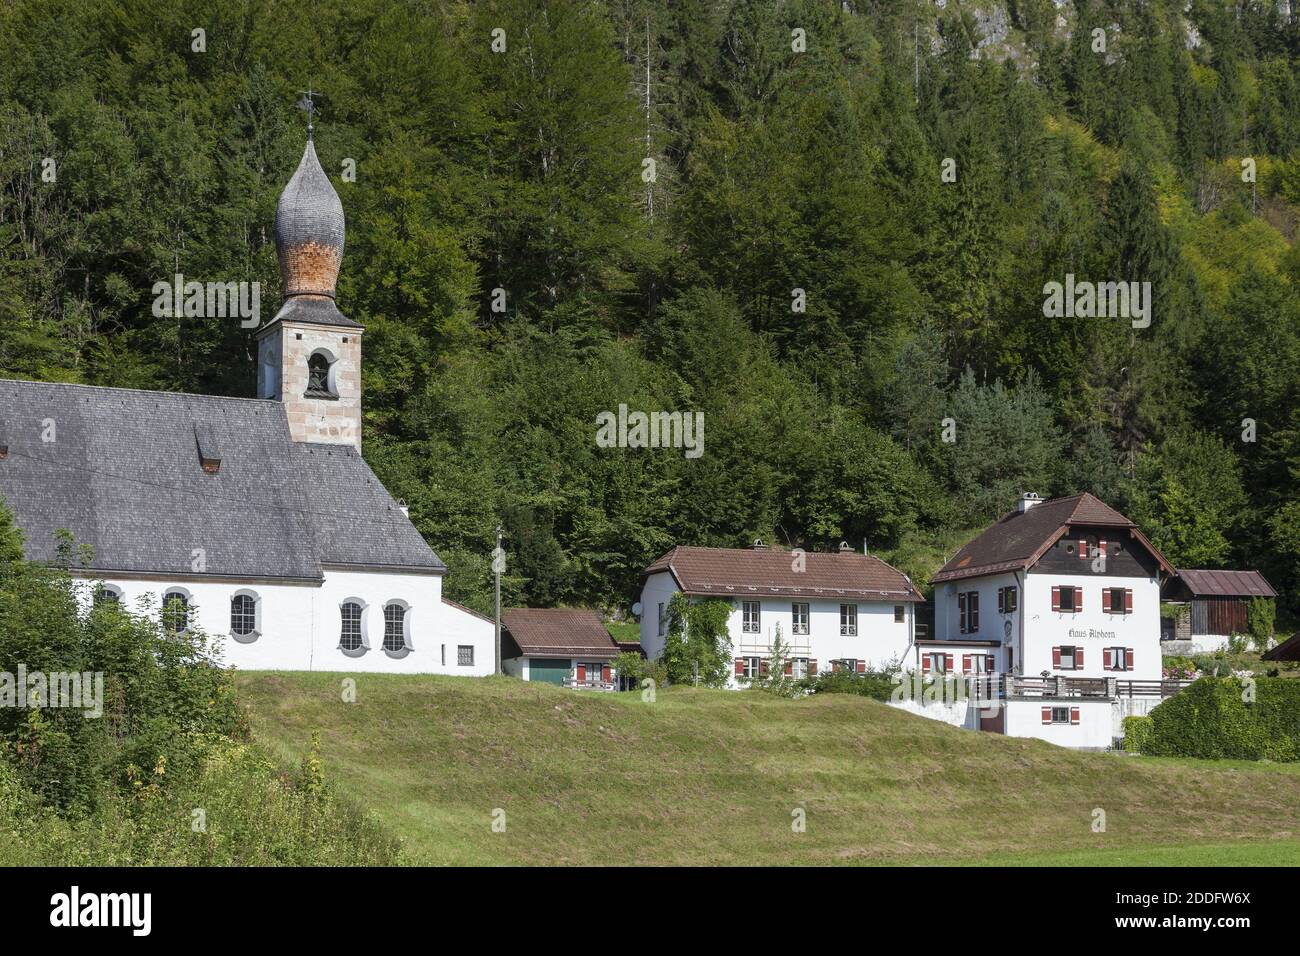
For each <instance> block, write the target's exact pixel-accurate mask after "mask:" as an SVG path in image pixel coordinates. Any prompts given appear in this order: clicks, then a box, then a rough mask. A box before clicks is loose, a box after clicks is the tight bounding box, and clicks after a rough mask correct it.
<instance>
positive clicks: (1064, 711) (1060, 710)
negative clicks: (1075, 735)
mask: <svg viewBox="0 0 1300 956" xmlns="http://www.w3.org/2000/svg"><path fill="white" fill-rule="evenodd" d="M1057 714H1064V715H1065V719H1064V720H1057V719H1056V715H1057ZM1052 723H1054V724H1068V723H1071V721H1070V708H1069V707H1053V708H1052Z"/></svg>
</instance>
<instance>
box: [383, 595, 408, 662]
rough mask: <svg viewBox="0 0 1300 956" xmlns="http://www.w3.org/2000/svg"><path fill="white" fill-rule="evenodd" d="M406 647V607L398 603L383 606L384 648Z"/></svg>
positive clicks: (387, 649)
mask: <svg viewBox="0 0 1300 956" xmlns="http://www.w3.org/2000/svg"><path fill="white" fill-rule="evenodd" d="M405 648H406V608H404V607H403V606H402V605H400V604H388V605H385V606H384V650H386V651H401V650H404V649H405Z"/></svg>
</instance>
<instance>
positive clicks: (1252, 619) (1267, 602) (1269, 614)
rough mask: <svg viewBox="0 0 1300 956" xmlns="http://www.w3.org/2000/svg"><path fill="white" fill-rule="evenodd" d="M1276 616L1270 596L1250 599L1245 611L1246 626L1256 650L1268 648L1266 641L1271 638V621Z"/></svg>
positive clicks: (1274, 606)
mask: <svg viewBox="0 0 1300 956" xmlns="http://www.w3.org/2000/svg"><path fill="white" fill-rule="evenodd" d="M1276 617H1277V606H1276V605H1275V604H1274V602H1273V599H1272V598H1266V597H1257V598H1251V599H1250V607H1249V609H1248V610H1247V611H1246V626H1247V627H1248V628H1249V630H1250V636H1251V637H1252V638H1253V639H1254V643H1255V649H1256V650H1258V651H1266V650H1268V642H1269V641H1270V640H1272V638H1273V623H1274V620H1275V618H1276Z"/></svg>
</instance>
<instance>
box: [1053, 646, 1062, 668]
mask: <svg viewBox="0 0 1300 956" xmlns="http://www.w3.org/2000/svg"><path fill="white" fill-rule="evenodd" d="M1052 666H1053V667H1060V666H1061V649H1060V648H1059V647H1053V648H1052Z"/></svg>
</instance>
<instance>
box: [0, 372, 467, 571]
mask: <svg viewBox="0 0 1300 956" xmlns="http://www.w3.org/2000/svg"><path fill="white" fill-rule="evenodd" d="M51 424H52V427H53V430H52V431H50V429H49V427H48V426H49V425H51ZM43 436H44V437H50V438H53V440H52V441H44V440H43ZM200 445H202V446H203V447H202V457H201V455H200ZM6 447H7V449H8V451H7V453H5V452H4V449H5V448H6ZM204 459H207V460H208V461H209V466H210V464H211V461H212V460H219V462H220V464H219V466H218V467H217V469H216V471H215V473H214V472H212V471H209V470H205V468H204ZM0 500H2V501H4V503H5V504H7V505H8V507H9V508H10V510H12V511H13V512H14V514H15V517H16V518H17V522H18V525H19V527H20V528H22V530H23V532H24V534H25V536H26V554H27V557H28V558H30V559H32V560H37V561H46V562H53V561H55V560H56V558H57V556H58V555H57V547H56V545H57V542H56V539H55V537H54V533H55V531H56V530H58V529H67V530H68V531H70V532H71V533H72V534H73V536H74V538H75V540H76V541H77V542H78V543H79V544H87V545H90V546H91V547H93V549H94V560H93V562H92V563H91V565H90V569H91V570H93V571H97V572H101V573H107V572H122V573H125V572H145V573H155V574H161V575H167V576H176V577H181V576H186V575H190V574H193V573H195V567H194V564H195V562H196V560H197V557H198V556H196V554H195V552H196V551H199V552H201V557H202V560H203V563H204V565H205V573H206V574H207V575H220V576H231V577H237V578H285V579H303V580H307V581H319V580H320V579H321V578H322V571H321V568H322V566H323V565H334V566H356V567H364V568H386V569H394V570H408V571H417V572H426V573H441V572H443V571H445V570H446V565H444V564H443V563H442V561H441V559H440V558H439V557H438V556H437V555H436V554H435V553H434V552H433V550H432V549H431V548H430V547H429V546H428V544H427V543H426V542H425V541H424V539H423V538H422V537H421V536H420V533H419V532H418V531H416V529H415V527H414V526H413V525H412V524H411V522H410V520H409V519H408V518H407V517H406V515H405V514H403V512H402V510H401V508H400V507H399V506H398V504H397V502H396V501H394V500H393V498H392V496H391V495H389V494H388V492H387V490H385V488H384V486H383V485H382V484H381V483H380V481H379V479H378V478H376V477H375V474H374V472H372V471H371V470H370V467H369V466H368V465H367V464H366V463H365V461H364V459H362V457H361V454H360V452H358V451H357V450H356V449H355V448H353V447H351V446H349V445H322V444H310V443H295V442H293V441H292V440H290V437H289V424H288V420H287V418H286V416H285V410H284V406H282V405H281V404H280V403H279V402H275V401H262V400H257V399H244V398H221V397H216V396H209V395H186V394H180V393H175V392H150V391H135V390H130V389H118V388H98V387H92V386H85V385H61V384H48V383H43V382H23V381H12V380H6V379H0Z"/></svg>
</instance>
